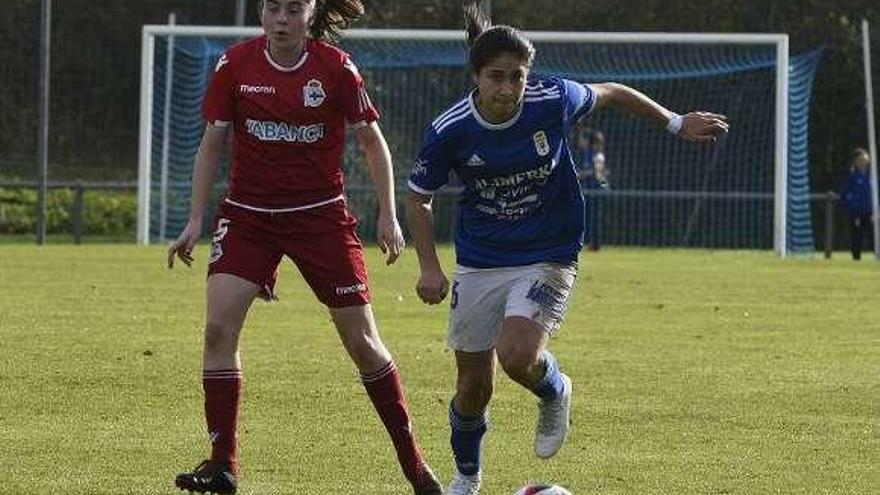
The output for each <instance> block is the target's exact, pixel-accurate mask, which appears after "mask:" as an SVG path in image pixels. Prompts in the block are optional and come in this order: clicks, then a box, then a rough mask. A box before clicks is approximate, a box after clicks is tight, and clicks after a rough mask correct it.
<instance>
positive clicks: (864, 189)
mask: <svg viewBox="0 0 880 495" xmlns="http://www.w3.org/2000/svg"><path fill="white" fill-rule="evenodd" d="M870 162H871V158H870V156H869V155H868V152H867V151H865V150H864V149H862V148H856V149H855V150H853V153H852V157H851V158H850V162H849V175H848V176H847V178H846V179H845V180H844V181H843V184H842V185H841V186H840V199H841V202H842V203H843V207H844V208H846V212H847V214H848V215H849V228H850V250H851V251H852V257H853V259H854V260H858V259H861V257H862V240H863V239H864V237H865V235H866V234H867V235H868V238H871V237H872V235H871V234H872V231H871V222H872V220H871V213H872V212H871V181H870V176H869V174H868V164H869V163H870Z"/></svg>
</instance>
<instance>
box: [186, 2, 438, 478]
mask: <svg viewBox="0 0 880 495" xmlns="http://www.w3.org/2000/svg"><path fill="white" fill-rule="evenodd" d="M362 13H363V5H362V4H361V1H360V0H264V1H263V2H262V5H261V13H260V15H261V22H262V27H263V30H264V32H265V34H264V35H263V36H260V37H258V38H255V39H251V40H248V41H244V42H242V43H239V44H237V45H234V46H233V47H231V48H230V49H229V50H228V51H227V52H226V53H225V54H224V55H223V57H222V58H221V59H220V60H219V61H218V63H217V66H216V68H215V73H214V76H213V78H212V80H211V84H210V86H209V88H208V91H207V94H206V95H205V101H204V109H203V114H204V117H205V120H206V122H207V125H206V128H205V134H204V137H203V138H202V143H201V146H200V148H199V151H198V154H197V155H196V159H195V168H194V172H193V186H192V199H191V212H190V218H189V222H188V223H187V225H186V227H185V228H184V230H183V232H182V233H181V234H180V237H179V238H178V239H177V240H176V241H175V242H174V243H173V244H172V245H171V246H170V248H169V250H168V266H169V267H171V266H173V262H174V257H175V256H176V257H178V258H180V259H181V260H182V261H183V262H184V263H185V264H187V265H190V264H191V263H192V261H193V257H192V249H193V246H194V245H195V244H196V242H197V241H198V238H199V234H200V232H201V231H202V222H203V218H202V215H203V212H204V210H205V204H206V202H207V200H208V195H209V191H210V187H211V184H212V183H213V181H214V177H215V175H216V172H217V167H218V159H219V156H220V153H221V150H222V148H223V146H224V142H225V139H226V135H227V132H228V131H229V128H230V127H231V128H232V132H233V137H234V142H233V153H232V167H231V171H230V177H229V189H228V191H227V193H226V197H225V199H224V200H223V203H222V204H221V205H220V208H219V211H218V213H217V217H216V219H215V231H214V238H213V245H212V249H211V257H210V260H209V267H208V282H207V285H208V291H207V322H206V325H205V341H204V362H203V369H204V372H203V373H204V374H203V386H204V392H205V419H206V422H207V425H208V431H209V433H210V438H211V442H212V453H211V458H210V459H209V460H206V461H204V462H203V463H201V464H200V465H199V466H198V467H197V468H196V469H195V470H194V471H192V472H188V473H183V474H180V475H178V476H177V478H176V480H175V484H176V485H177V486H178V487H179V488H182V489H185V490H190V491H195V492H199V493H205V492H212V493H235V491H236V488H237V479H236V476H237V473H238V456H237V452H236V430H237V419H238V410H239V400H240V397H241V382H242V372H241V361H240V359H239V352H238V339H239V335H240V332H241V328H242V325H243V323H244V320H245V316H246V315H247V312H248V309H249V308H250V306H251V303H252V302H253V300H254V298H256V297H257V296H261V297H263V298H266V299H271V298H272V297H273V288H274V285H275V278H276V275H277V269H278V266H279V263H280V261H281V258H282V257H283V256H285V255H286V256H287V257H289V258H291V259H292V260H293V261H294V263H296V265H297V267H298V268H299V270H300V272H301V273H302V275H303V277H304V278H305V280H306V281H307V282H308V284H309V285H310V286H311V288H312V291H313V292H314V293H315V295H316V297H317V298H318V299H319V300H320V301H321V303H323V304H324V305H326V306H327V307H328V309H329V312H330V316H331V317H332V319H333V322H334V324H335V325H336V328H337V330H338V332H339V335H340V337H341V339H342V343H343V345H344V346H345V349H346V351H348V354H349V355H350V356H351V359H352V360H353V361H354V364H355V365H356V366H357V368H358V370H359V371H360V373H361V378H362V380H363V384H364V387H365V388H366V390H367V394H368V395H369V397H370V399H371V400H372V402H373V405H374V406H375V408H376V411H377V412H378V414H379V417H380V418H381V420H382V422H383V423H384V425H385V428H386V429H387V430H388V433H389V434H390V436H391V439H392V441H393V443H394V447H395V449H396V451H397V457H398V460H399V462H400V465H401V467H402V468H403V471H404V474H405V475H406V477H407V479H408V480H409V482H410V483H411V484H412V486H413V489H414V491H415V493H416V494H439V493H441V487H440V485H439V483H438V482H437V479H436V478H435V476H434V475H433V474H432V472H431V470H430V468H429V467H428V465H427V464H426V463H425V461H424V459H423V458H422V454H421V452H420V451H419V448H418V445H417V444H416V440H415V437H414V436H413V433H412V430H411V427H410V417H409V412H408V409H407V404H406V399H405V397H404V392H403V388H402V386H401V381H400V376H399V374H398V371H397V369H396V367H395V364H394V361H393V360H392V357H391V354H390V353H389V352H388V350H387V349H386V348H385V346H384V345H383V343H382V341H381V339H380V337H379V332H378V330H377V329H376V324H375V322H374V320H373V312H372V309H371V307H370V289H369V282H368V277H367V270H366V267H365V264H364V258H363V247H362V245H361V242H360V240H359V239H358V237H357V235H356V234H355V224H356V220H355V219H354V217H353V216H352V215H351V214H350V213H349V211H348V209H347V208H346V203H345V199H344V195H343V176H342V169H341V166H340V165H341V161H342V153H343V150H344V146H345V126H346V124H348V125H350V126H351V127H352V128H353V129H354V135H355V137H356V139H357V141H358V143H359V144H360V146H361V148H362V149H363V151H364V154H365V157H366V162H367V166H368V169H369V172H370V176H371V177H372V179H373V182H374V184H375V187H376V193H377V196H378V198H379V218H378V241H379V246H380V248H381V249H382V251H383V252H384V253H387V255H388V258H387V263H388V264H391V263H394V261H395V260H396V259H397V257H398V256H399V255H400V253H401V251H402V250H403V247H404V240H403V236H402V234H401V230H400V226H399V224H398V222H397V217H396V212H395V206H394V189H393V184H394V181H393V172H392V167H391V156H390V153H389V150H388V146H387V144H386V142H385V139H384V137H383V135H382V132H381V131H380V129H379V126H378V125H377V123H376V121H377V120H378V113H377V111H376V109H375V108H374V106H373V104H372V103H371V101H370V98H369V96H368V95H367V92H366V89H365V88H364V83H363V79H362V78H361V76H360V74H359V73H358V71H357V68H356V67H355V65H354V63H353V62H352V61H351V59H350V58H349V56H348V55H347V54H346V53H345V52H343V51H342V50H340V49H338V48H336V47H334V46H332V45H331V44H329V43H328V41H329V40H331V39H332V38H333V37H334V36H335V35H337V34H338V33H339V31H340V30H341V29H344V28H345V27H347V26H348V24H349V23H350V22H351V21H352V20H354V19H356V18H357V17H359V16H360V15H361V14H362Z"/></svg>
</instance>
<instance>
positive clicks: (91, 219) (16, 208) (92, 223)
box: [0, 188, 137, 235]
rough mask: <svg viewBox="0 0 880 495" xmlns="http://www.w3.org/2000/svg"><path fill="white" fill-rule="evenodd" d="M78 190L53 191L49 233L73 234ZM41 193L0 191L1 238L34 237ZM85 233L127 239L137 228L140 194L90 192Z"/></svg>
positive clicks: (48, 200) (84, 214)
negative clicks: (20, 235)
mask: <svg viewBox="0 0 880 495" xmlns="http://www.w3.org/2000/svg"><path fill="white" fill-rule="evenodd" d="M74 196H75V193H74V190H73V189H50V190H49V194H48V196H47V197H46V232H47V233H49V234H63V233H70V232H72V231H73V228H74V221H75V219H74V215H75V212H74ZM36 205H37V192H36V191H34V190H32V189H4V188H0V234H25V233H31V232H33V231H34V229H35V228H36V223H37V207H36ZM80 220H81V222H82V223H81V226H82V232H83V233H84V234H89V235H125V234H130V233H132V232H134V231H135V229H136V227H137V194H136V193H134V192H127V191H86V192H85V193H84V194H83V205H82V218H81V219H80Z"/></svg>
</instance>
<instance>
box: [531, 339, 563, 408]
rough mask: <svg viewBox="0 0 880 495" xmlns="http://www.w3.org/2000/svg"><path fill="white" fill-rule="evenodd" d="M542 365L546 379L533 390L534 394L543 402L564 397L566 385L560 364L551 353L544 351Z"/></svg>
mask: <svg viewBox="0 0 880 495" xmlns="http://www.w3.org/2000/svg"><path fill="white" fill-rule="evenodd" d="M541 363H543V364H544V369H545V370H546V371H545V372H544V378H542V379H541V381H540V382H538V385H537V386H536V387H535V388H534V389H532V392H533V393H534V394H535V395H537V396H538V397H540V398H541V399H542V400H553V399H556V398H557V397H559V396H560V395H562V392H563V391H564V389H565V383H564V382H563V381H562V373H560V372H559V363H557V362H556V358H555V357H553V354H550V351H544V354H542V355H541Z"/></svg>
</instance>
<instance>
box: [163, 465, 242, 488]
mask: <svg viewBox="0 0 880 495" xmlns="http://www.w3.org/2000/svg"><path fill="white" fill-rule="evenodd" d="M174 485H175V486H177V488H180V489H181V490H187V491H189V492H193V493H216V494H218V495H227V494H229V495H232V494H234V493H235V491H236V490H237V489H238V482H237V481H236V480H235V474H234V473H233V472H232V470H231V469H229V466H227V465H225V464H221V463H218V462H213V461H210V460H208V461H202V463H201V464H199V465H198V466H196V468H195V469H193V471H192V472H191V473H181V474H178V475H177V478H175V479H174Z"/></svg>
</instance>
